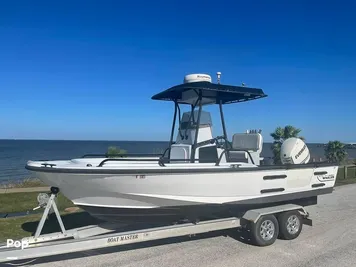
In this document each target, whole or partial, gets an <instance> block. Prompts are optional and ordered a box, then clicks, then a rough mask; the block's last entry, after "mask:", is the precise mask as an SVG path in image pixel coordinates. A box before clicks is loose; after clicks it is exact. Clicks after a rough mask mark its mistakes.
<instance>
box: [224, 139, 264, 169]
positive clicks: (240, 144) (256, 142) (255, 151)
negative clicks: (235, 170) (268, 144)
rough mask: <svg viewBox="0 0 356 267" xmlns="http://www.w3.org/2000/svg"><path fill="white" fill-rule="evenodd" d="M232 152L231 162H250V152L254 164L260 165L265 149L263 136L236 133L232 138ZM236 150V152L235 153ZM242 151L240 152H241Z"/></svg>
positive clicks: (230, 153) (230, 152) (230, 154)
mask: <svg viewBox="0 0 356 267" xmlns="http://www.w3.org/2000/svg"><path fill="white" fill-rule="evenodd" d="M231 146H232V151H229V152H228V153H229V157H230V160H233V161H239V162H247V163H252V162H250V157H249V156H248V153H247V152H244V151H248V152H249V153H250V155H251V157H252V159H253V163H255V164H259V163H260V161H261V159H262V158H260V154H261V152H262V147H263V139H262V135H260V134H259V133H236V134H234V135H233V136H232V144H231ZM234 150H235V151H234ZM239 150H240V151H239Z"/></svg>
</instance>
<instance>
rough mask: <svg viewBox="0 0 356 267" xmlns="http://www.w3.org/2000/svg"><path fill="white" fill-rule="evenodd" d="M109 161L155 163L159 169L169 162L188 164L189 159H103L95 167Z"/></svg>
mask: <svg viewBox="0 0 356 267" xmlns="http://www.w3.org/2000/svg"><path fill="white" fill-rule="evenodd" d="M197 160H199V159H195V160H194V161H197ZM109 161H152V162H154V161H157V162H158V164H159V165H160V166H161V167H165V166H166V165H164V163H169V162H188V163H189V162H190V159H168V158H159V159H125V158H120V159H117V158H110V159H104V160H103V161H101V162H100V164H99V165H98V166H97V167H103V165H104V163H106V162H109Z"/></svg>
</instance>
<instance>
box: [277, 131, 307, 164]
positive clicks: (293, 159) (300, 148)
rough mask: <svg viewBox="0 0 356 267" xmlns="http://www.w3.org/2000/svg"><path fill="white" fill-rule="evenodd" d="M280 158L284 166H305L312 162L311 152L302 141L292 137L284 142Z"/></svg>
mask: <svg viewBox="0 0 356 267" xmlns="http://www.w3.org/2000/svg"><path fill="white" fill-rule="evenodd" d="M280 157H281V162H282V164H305V163H308V162H309V160H310V152H309V149H308V147H307V145H306V144H305V142H304V141H303V140H302V139H300V138H296V137H292V138H288V139H286V140H285V141H284V142H283V144H282V146H281V152H280Z"/></svg>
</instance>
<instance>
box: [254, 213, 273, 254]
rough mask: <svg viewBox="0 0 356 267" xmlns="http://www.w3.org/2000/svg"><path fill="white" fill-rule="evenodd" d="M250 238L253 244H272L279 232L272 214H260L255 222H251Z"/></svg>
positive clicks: (261, 245) (262, 245)
mask: <svg viewBox="0 0 356 267" xmlns="http://www.w3.org/2000/svg"><path fill="white" fill-rule="evenodd" d="M250 227H251V238H252V241H253V243H254V244H255V245H257V246H260V247H264V246H269V245H272V244H273V243H274V242H275V241H276V239H277V238H278V234H279V225H278V220H277V219H276V217H275V216H274V215H273V214H268V215H264V216H261V217H260V218H259V219H258V221H257V222H256V223H252V224H251V225H250Z"/></svg>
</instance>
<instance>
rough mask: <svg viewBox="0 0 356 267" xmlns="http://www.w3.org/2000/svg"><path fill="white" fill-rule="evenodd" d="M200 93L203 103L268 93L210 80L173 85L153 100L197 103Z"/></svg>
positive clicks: (244, 99) (237, 99) (256, 97)
mask: <svg viewBox="0 0 356 267" xmlns="http://www.w3.org/2000/svg"><path fill="white" fill-rule="evenodd" d="M199 94H201V96H202V104H203V105H207V104H219V103H220V101H221V102H222V104H230V103H236V102H243V101H249V100H254V99H258V98H262V97H266V96H267V95H266V94H265V93H264V92H263V90H262V89H257V88H249V87H245V86H232V85H224V84H217V83H210V82H192V83H183V84H179V85H176V86H173V87H171V88H169V89H167V90H165V91H163V92H161V93H158V94H156V95H154V96H153V97H152V99H153V100H166V101H176V102H177V103H179V104H195V103H196V101H197V99H198V97H199Z"/></svg>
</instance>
